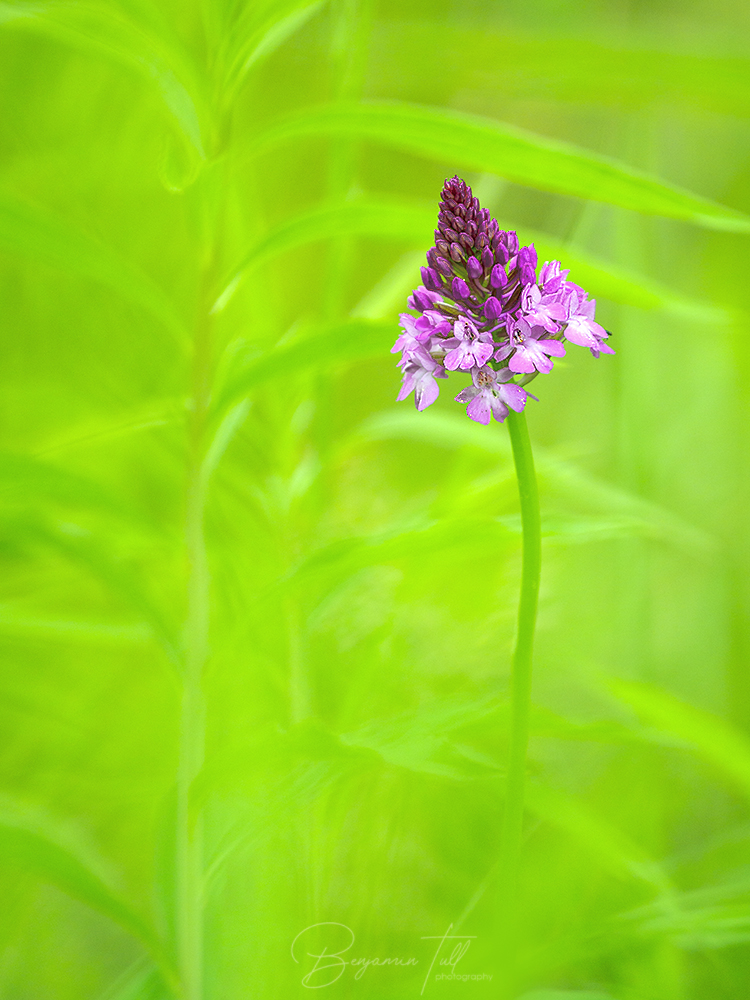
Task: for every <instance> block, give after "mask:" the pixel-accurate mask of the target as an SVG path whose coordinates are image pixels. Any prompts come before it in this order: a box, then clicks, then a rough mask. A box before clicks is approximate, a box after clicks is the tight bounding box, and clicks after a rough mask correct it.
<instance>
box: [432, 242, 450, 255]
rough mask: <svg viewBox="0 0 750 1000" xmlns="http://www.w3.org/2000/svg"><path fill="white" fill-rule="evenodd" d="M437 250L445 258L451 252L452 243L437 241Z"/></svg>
mask: <svg viewBox="0 0 750 1000" xmlns="http://www.w3.org/2000/svg"><path fill="white" fill-rule="evenodd" d="M435 249H436V250H437V251H438V253H440V254H442V255H443V257H444V256H445V255H446V254H447V253H448V252H449V250H450V243H448V242H446V240H435Z"/></svg>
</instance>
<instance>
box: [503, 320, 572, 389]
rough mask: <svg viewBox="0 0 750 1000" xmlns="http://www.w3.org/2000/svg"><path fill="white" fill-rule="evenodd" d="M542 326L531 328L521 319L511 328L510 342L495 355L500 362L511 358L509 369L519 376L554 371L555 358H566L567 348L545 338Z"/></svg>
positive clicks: (556, 341)
mask: <svg viewBox="0 0 750 1000" xmlns="http://www.w3.org/2000/svg"><path fill="white" fill-rule="evenodd" d="M544 333H545V330H544V328H543V327H541V326H531V325H530V324H529V323H528V322H527V321H526V320H525V319H524V318H522V317H519V318H518V319H517V320H516V323H515V325H514V326H513V327H512V328H511V330H510V334H509V340H508V343H507V344H504V345H503V346H502V347H501V348H500V350H499V351H497V353H496V354H495V358H496V360H498V361H504V360H505V359H506V358H507V357H509V356H510V360H509V361H508V367H509V368H510V370H511V371H512V372H515V373H516V374H517V375H530V374H531V373H532V372H534V371H537V372H541V373H542V374H543V375H546V374H548V373H549V372H551V371H552V365H553V362H552V361H551V360H550V356H551V357H554V358H563V357H565V348H564V347H563V345H562V344H561V343H560V341H559V340H550V339H548V338H545V336H544Z"/></svg>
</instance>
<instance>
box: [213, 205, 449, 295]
mask: <svg viewBox="0 0 750 1000" xmlns="http://www.w3.org/2000/svg"><path fill="white" fill-rule="evenodd" d="M434 225H435V209H434V208H432V207H430V206H427V205H420V204H414V203H409V202H397V201H387V200H385V199H382V200H375V199H366V200H365V199H362V200H358V201H354V202H346V203H344V204H343V205H324V206H322V207H320V208H315V209H312V210H311V211H309V212H305V213H303V214H302V215H298V216H296V217H295V218H293V219H290V220H289V221H288V222H284V223H282V224H281V225H280V226H277V227H276V228H275V229H273V230H272V231H271V232H270V233H269V234H268V235H266V236H264V237H263V238H262V239H261V240H260V241H259V242H258V243H257V244H256V245H255V246H254V247H253V248H252V249H251V250H250V251H249V252H248V253H247V254H246V255H245V257H244V258H243V259H242V260H241V261H240V262H239V264H237V266H236V267H235V268H234V269H233V271H232V273H231V275H230V276H228V277H227V279H226V280H225V282H224V284H225V287H224V289H223V291H222V293H221V295H220V296H219V298H218V299H217V302H216V304H215V306H214V311H216V312H218V311H220V310H221V309H223V308H224V306H225V305H226V304H227V302H228V301H229V299H230V298H231V296H232V295H233V294H234V292H235V291H236V290H237V287H238V286H239V283H240V281H241V279H242V277H243V276H244V275H245V273H246V272H247V271H249V270H250V269H251V268H254V267H259V266H260V265H261V264H265V263H267V262H268V261H269V260H273V259H274V258H275V257H278V256H279V255H280V254H283V253H287V252H288V251H289V250H295V249H297V248H298V247H302V246H307V245H308V244H310V243H319V242H322V241H323V240H328V239H332V238H335V237H340V236H380V237H383V238H385V239H396V240H401V241H403V242H404V243H413V244H415V245H416V246H425V247H427V246H428V245H429V241H430V240H431V238H432V230H433V228H434ZM414 277H415V283H417V284H418V283H419V281H418V278H419V271H418V269H417V270H416V271H415V276H414Z"/></svg>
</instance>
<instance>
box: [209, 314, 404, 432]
mask: <svg viewBox="0 0 750 1000" xmlns="http://www.w3.org/2000/svg"><path fill="white" fill-rule="evenodd" d="M396 334H397V330H396V327H395V324H393V323H368V322H366V321H364V320H349V321H347V322H344V323H337V324H332V325H326V326H323V327H318V328H314V329H313V330H312V331H309V332H308V333H307V334H305V335H304V336H300V337H299V338H297V339H295V340H294V341H291V342H288V343H284V344H283V345H280V346H279V347H276V348H274V349H273V350H271V351H267V352H265V353H264V354H260V355H258V356H256V357H252V356H251V357H250V358H247V359H244V360H243V359H240V360H239V361H238V362H237V364H236V367H235V370H234V371H232V372H230V373H229V374H228V375H227V379H226V383H225V386H224V388H223V390H222V392H221V395H220V397H219V399H218V400H217V403H216V409H217V410H218V411H219V412H221V411H222V410H223V408H224V407H225V406H228V405H229V404H230V403H232V402H233V401H234V400H235V399H237V398H238V397H239V396H244V395H246V394H247V393H248V392H250V391H252V390H253V389H255V388H257V387H258V386H259V385H261V384H263V383H265V382H270V381H272V380H273V379H278V378H288V377H290V376H292V375H295V374H297V373H299V372H303V371H311V370H315V369H321V368H334V367H335V366H336V365H338V364H346V363H347V362H352V361H358V360H360V359H362V358H372V357H378V356H383V357H387V356H388V351H389V350H390V347H391V344H392V343H393V341H394V340H395V338H396Z"/></svg>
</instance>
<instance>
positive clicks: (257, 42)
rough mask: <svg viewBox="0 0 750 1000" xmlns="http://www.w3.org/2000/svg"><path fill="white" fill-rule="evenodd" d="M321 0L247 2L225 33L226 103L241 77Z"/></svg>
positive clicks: (299, 25) (314, 10)
mask: <svg viewBox="0 0 750 1000" xmlns="http://www.w3.org/2000/svg"><path fill="white" fill-rule="evenodd" d="M324 2H325V0H281V2H279V0H273V2H271V3H270V4H266V5H265V6H266V8H267V9H265V10H264V5H263V4H262V3H252V4H248V5H247V6H246V8H245V10H244V11H243V13H242V16H241V17H240V18H239V20H238V21H237V23H235V24H234V25H233V27H232V30H231V32H230V34H229V42H230V49H229V52H228V54H227V57H226V61H227V64H228V69H227V71H226V73H225V94H224V100H225V103H226V104H230V103H231V102H232V100H233V99H234V97H235V96H236V93H237V90H238V89H239V87H240V86H241V84H242V82H243V80H244V79H245V77H246V76H247V74H248V73H249V72H250V70H252V69H254V68H255V67H256V66H259V65H260V64H261V63H262V62H263V60H264V59H267V58H268V57H269V56H271V55H272V54H273V53H274V52H275V51H276V50H277V49H278V48H280V46H282V45H283V44H284V42H285V41H286V40H287V39H288V38H291V36H292V35H293V34H294V33H295V32H296V31H299V29H300V28H302V27H303V25H305V24H307V22H308V21H309V20H310V18H311V17H312V16H313V15H314V14H316V13H317V12H318V11H319V10H320V9H321V7H322V6H323V4H324Z"/></svg>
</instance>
